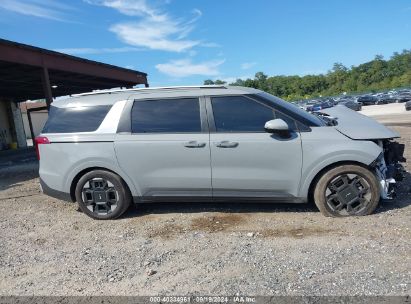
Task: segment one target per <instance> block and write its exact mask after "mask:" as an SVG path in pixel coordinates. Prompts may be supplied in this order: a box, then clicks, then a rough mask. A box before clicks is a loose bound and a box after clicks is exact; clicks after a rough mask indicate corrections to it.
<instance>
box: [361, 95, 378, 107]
mask: <svg viewBox="0 0 411 304" xmlns="http://www.w3.org/2000/svg"><path fill="white" fill-rule="evenodd" d="M357 102H359V103H360V104H362V105H363V106H368V105H375V104H377V103H378V98H377V97H375V96H372V95H362V96H359V97H358V99H357Z"/></svg>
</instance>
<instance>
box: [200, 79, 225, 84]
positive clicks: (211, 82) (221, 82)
mask: <svg viewBox="0 0 411 304" xmlns="http://www.w3.org/2000/svg"><path fill="white" fill-rule="evenodd" d="M213 84H217V85H223V84H226V82H225V81H222V80H219V79H217V80H211V79H207V80H204V85H213Z"/></svg>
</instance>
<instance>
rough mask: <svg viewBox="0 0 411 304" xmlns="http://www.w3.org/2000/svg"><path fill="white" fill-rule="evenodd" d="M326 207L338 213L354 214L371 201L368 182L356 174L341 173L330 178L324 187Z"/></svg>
mask: <svg viewBox="0 0 411 304" xmlns="http://www.w3.org/2000/svg"><path fill="white" fill-rule="evenodd" d="M325 196H326V202H327V205H328V207H329V208H330V209H331V210H332V211H333V212H335V213H337V214H339V215H343V216H344V215H355V214H358V213H359V212H361V211H362V210H363V209H365V208H367V206H368V204H369V203H370V201H371V196H372V194H371V189H370V184H369V183H368V182H367V180H366V179H365V178H363V177H362V176H360V175H358V174H354V173H353V174H342V175H338V176H337V177H335V178H334V179H332V180H331V181H330V182H329V183H328V185H327V188H326V193H325Z"/></svg>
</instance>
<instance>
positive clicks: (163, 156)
mask: <svg viewBox="0 0 411 304" xmlns="http://www.w3.org/2000/svg"><path fill="white" fill-rule="evenodd" d="M190 141H197V142H199V143H204V146H203V147H199V148H188V147H185V146H184V144H185V143H188V142H190ZM115 150H116V155H117V159H118V164H119V167H120V168H121V169H122V170H123V171H124V172H126V174H127V175H128V176H130V177H131V179H132V180H133V181H134V184H135V187H136V190H137V192H136V195H135V196H140V197H145V196H170V195H172V193H173V192H175V194H176V195H181V192H182V191H183V192H184V191H186V192H189V193H190V194H191V195H193V196H211V168H210V149H209V135H208V134H119V135H118V136H117V139H116V142H115Z"/></svg>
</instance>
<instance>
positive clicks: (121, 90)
mask: <svg viewBox="0 0 411 304" xmlns="http://www.w3.org/2000/svg"><path fill="white" fill-rule="evenodd" d="M187 89H227V86H225V85H202V86H170V87H151V88H133V89H109V90H95V91H93V92H87V93H80V94H73V95H70V96H73V97H79V96H88V95H98V94H111V93H121V92H133V91H135V92H143V91H154V90H165V91H166V90H187Z"/></svg>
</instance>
